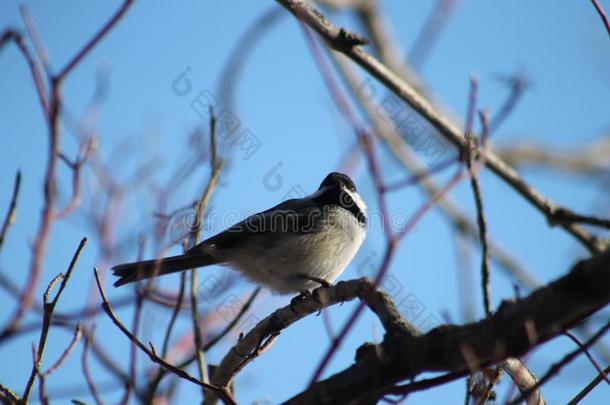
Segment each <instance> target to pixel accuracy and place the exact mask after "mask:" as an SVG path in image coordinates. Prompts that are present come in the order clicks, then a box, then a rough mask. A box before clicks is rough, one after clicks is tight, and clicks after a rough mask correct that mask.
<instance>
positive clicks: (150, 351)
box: [93, 268, 236, 405]
mask: <svg viewBox="0 0 610 405" xmlns="http://www.w3.org/2000/svg"><path fill="white" fill-rule="evenodd" d="M93 271H94V274H95V282H96V284H97V288H98V291H99V293H100V296H101V298H102V308H103V309H104V312H105V313H106V315H108V317H109V318H110V319H111V320H112V323H114V324H115V326H117V327H118V328H119V330H120V331H121V332H123V334H124V335H125V336H126V337H127V338H128V339H129V340H130V341H131V342H132V343H133V344H135V345H136V346H137V347H138V348H139V349H140V350H142V351H143V352H144V353H146V355H147V356H148V357H149V358H150V360H151V361H153V362H154V363H157V364H159V365H160V366H161V367H163V368H165V369H166V370H168V371H170V372H172V373H174V374H175V375H177V376H178V377H180V378H182V379H185V380H187V381H190V382H192V383H193V384H196V385H199V386H200V387H204V388H206V389H208V390H210V391H213V392H215V393H216V394H217V395H218V396H219V397H220V398H221V399H222V401H223V402H225V403H227V404H233V405H236V402H235V400H234V399H233V398H232V397H231V395H230V394H229V392H228V391H227V390H226V389H224V388H221V387H218V386H215V385H211V384H207V383H204V382H202V381H200V380H198V379H197V378H195V377H193V376H192V375H190V374H189V373H187V372H186V371H184V370H182V369H179V368H177V367H175V366H173V365H171V364H170V363H168V362H166V361H165V360H163V359H162V358H161V357H159V356H158V355H157V353H156V351H155V348H154V346H153V345H152V344H150V348H148V347H146V345H144V344H143V343H142V342H141V341H140V340H139V339H138V338H137V337H136V336H134V335H133V334H132V333H131V332H130V331H129V329H127V328H126V327H125V325H123V323H122V322H121V321H120V320H119V318H118V317H117V316H116V315H115V313H114V311H113V309H112V307H111V306H110V303H109V302H108V300H107V299H106V293H105V292H104V287H102V282H101V281H100V276H99V273H98V271H97V269H96V268H94V270H93Z"/></svg>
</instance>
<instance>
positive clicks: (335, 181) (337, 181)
mask: <svg viewBox="0 0 610 405" xmlns="http://www.w3.org/2000/svg"><path fill="white" fill-rule="evenodd" d="M342 186H344V187H345V188H347V189H348V190H350V191H356V185H355V184H354V182H353V181H352V179H350V178H349V176H348V175H346V174H343V173H338V172H332V173H330V174H329V175H328V176H326V178H325V179H324V180H323V181H322V184H320V188H324V187H332V188H337V189H341V187H342Z"/></svg>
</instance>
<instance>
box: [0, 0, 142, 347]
mask: <svg viewBox="0 0 610 405" xmlns="http://www.w3.org/2000/svg"><path fill="white" fill-rule="evenodd" d="M132 3H133V0H125V1H124V3H123V4H122V6H121V7H120V8H119V9H118V11H117V12H116V13H115V14H114V15H113V16H112V17H111V18H110V19H109V20H108V21H107V22H106V23H105V24H104V25H103V26H102V28H101V29H100V30H99V31H98V32H97V34H95V35H94V36H93V37H92V38H91V39H90V40H89V41H88V42H87V43H86V45H85V46H84V47H83V48H82V49H81V50H80V51H79V52H78V53H77V54H76V55H75V56H74V57H73V58H72V59H71V60H70V61H69V62H68V63H67V64H66V66H65V67H64V68H63V69H61V70H60V72H59V73H58V74H56V75H55V76H52V77H50V78H49V79H50V82H51V88H50V91H49V93H50V96H49V101H48V102H47V101H46V100H47V98H46V97H45V95H44V94H45V90H44V87H42V78H41V77H40V76H41V75H40V73H39V72H38V69H37V68H36V66H35V65H34V63H33V61H32V60H31V57H30V56H29V52H27V48H25V46H24V45H23V38H22V37H21V36H20V35H19V34H16V33H15V32H11V31H8V32H6V33H5V34H4V35H3V36H2V39H0V47H1V45H2V44H3V43H4V41H5V37H6V38H9V39H11V38H12V39H14V40H15V42H16V43H17V45H18V46H19V48H20V49H21V50H22V52H23V53H24V55H25V56H26V59H27V58H29V59H28V64H30V70H32V74H33V75H34V82H35V84H36V88H37V91H38V93H39V97H40V100H41V104H42V105H43V110H44V112H45V117H46V118H47V122H48V128H49V147H48V151H47V162H46V169H45V175H44V187H43V189H44V202H43V207H42V211H41V214H40V223H39V225H38V230H37V232H36V236H35V238H34V242H33V248H32V255H31V261H30V269H29V272H28V279H27V282H26V286H25V288H24V289H23V293H22V294H21V297H20V299H19V305H17V308H16V310H15V312H14V314H13V315H12V316H11V317H10V319H9V321H8V322H7V325H6V326H5V327H4V328H3V330H2V332H0V341H1V340H3V339H5V338H7V337H8V336H10V335H12V334H13V333H15V331H16V330H17V329H18V327H19V325H20V323H21V321H22V319H23V317H24V315H25V314H26V313H27V312H28V310H29V309H30V307H31V306H32V303H33V300H34V293H35V291H36V287H37V285H38V282H39V280H40V277H41V276H42V266H43V261H44V256H45V253H46V247H47V244H48V239H49V236H50V234H51V228H52V226H53V220H54V219H55V218H54V212H55V186H56V184H55V183H56V180H57V179H56V172H57V158H58V150H59V138H60V127H61V126H60V123H59V117H60V113H61V109H62V105H63V103H62V97H61V88H62V83H63V81H64V79H65V78H66V76H67V75H68V74H69V73H70V72H71V71H72V69H74V68H75V67H76V66H77V65H78V64H79V63H80V62H81V61H82V60H83V58H84V57H85V56H86V55H87V54H88V53H89V51H91V49H93V48H94V47H95V46H96V45H97V44H98V43H99V42H100V40H101V39H102V38H104V36H105V35H106V34H107V33H108V32H109V31H110V30H111V29H112V28H113V27H114V26H115V25H116V23H117V22H118V21H119V20H120V19H121V18H122V17H123V15H124V14H125V12H126V11H127V9H128V8H129V7H130V6H131V4H132Z"/></svg>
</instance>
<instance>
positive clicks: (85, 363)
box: [81, 326, 103, 405]
mask: <svg viewBox="0 0 610 405" xmlns="http://www.w3.org/2000/svg"><path fill="white" fill-rule="evenodd" d="M94 333H95V326H93V327H92V328H91V333H89V334H87V335H85V339H84V341H85V345H84V347H83V354H82V356H81V368H82V371H83V375H84V376H85V381H86V382H87V387H88V388H89V392H90V393H91V396H92V397H93V400H94V401H95V403H96V404H97V405H102V404H103V402H102V399H101V397H100V395H99V393H98V391H97V387H96V386H95V380H94V379H93V377H92V376H91V373H90V372H89V359H88V356H87V355H88V354H89V347H90V346H91V341H92V340H93V335H94Z"/></svg>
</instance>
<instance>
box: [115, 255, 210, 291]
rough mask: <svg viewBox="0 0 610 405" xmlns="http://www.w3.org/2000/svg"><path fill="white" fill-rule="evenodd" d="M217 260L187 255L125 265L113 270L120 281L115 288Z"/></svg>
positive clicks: (208, 256)
mask: <svg viewBox="0 0 610 405" xmlns="http://www.w3.org/2000/svg"><path fill="white" fill-rule="evenodd" d="M215 263H217V260H216V259H214V258H213V257H212V256H210V255H207V254H187V255H180V256H172V257H166V258H164V259H155V260H144V261H141V262H133V263H125V264H120V265H118V266H114V267H113V268H112V271H113V274H114V275H115V276H117V277H119V279H118V280H117V281H115V282H114V286H115V287H120V286H122V285H125V284H128V283H133V282H134V281H139V280H145V279H147V278H151V277H155V276H158V275H162V274H170V273H175V272H178V271H182V270H186V269H193V268H197V267H203V266H209V265H211V264H215Z"/></svg>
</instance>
